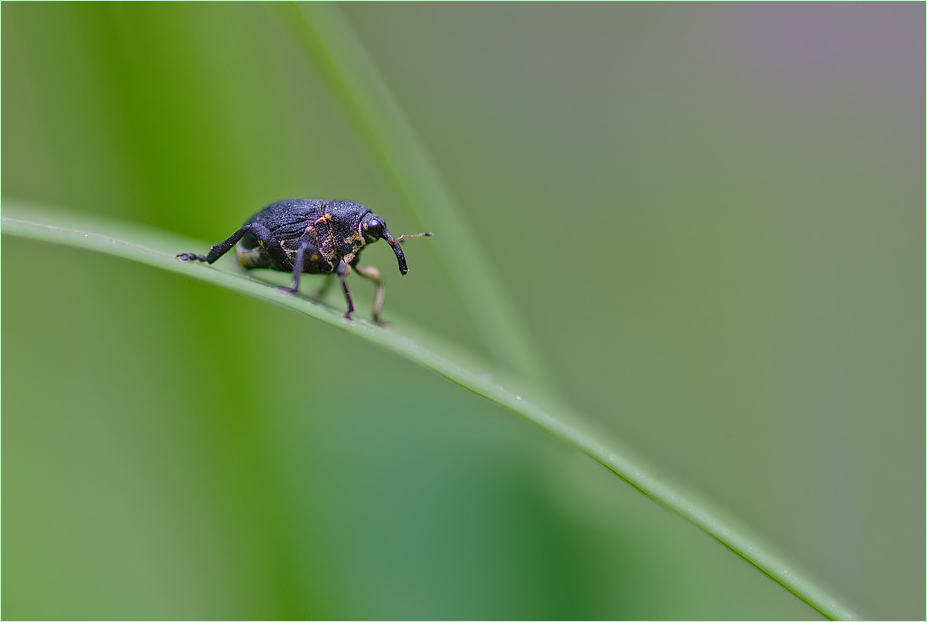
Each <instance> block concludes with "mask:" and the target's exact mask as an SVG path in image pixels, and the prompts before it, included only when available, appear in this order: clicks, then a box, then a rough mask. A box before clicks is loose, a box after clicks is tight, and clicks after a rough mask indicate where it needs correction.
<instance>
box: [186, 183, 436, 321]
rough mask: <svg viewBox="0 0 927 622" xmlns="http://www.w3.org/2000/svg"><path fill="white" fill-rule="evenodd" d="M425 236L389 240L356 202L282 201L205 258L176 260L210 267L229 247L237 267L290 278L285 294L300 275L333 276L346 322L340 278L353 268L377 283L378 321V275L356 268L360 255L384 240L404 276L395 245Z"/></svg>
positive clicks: (381, 224)
mask: <svg viewBox="0 0 927 622" xmlns="http://www.w3.org/2000/svg"><path fill="white" fill-rule="evenodd" d="M425 235H431V233H418V234H415V235H411V236H399V237H398V238H394V237H393V236H392V235H391V234H390V232H389V231H388V230H387V228H386V223H385V222H384V221H383V219H382V218H380V217H379V216H377V215H376V214H374V213H373V212H371V211H370V208H368V207H366V206H364V205H361V204H360V203H353V202H351V201H325V200H322V199H287V200H284V201H277V202H276V203H271V204H270V205H268V206H267V207H265V208H264V209H262V210H261V211H259V212H258V213H257V214H255V215H254V216H252V217H251V218H250V219H248V221H247V222H245V224H244V225H242V227H241V228H239V229H238V230H237V231H236V232H235V233H233V234H232V235H231V236H229V237H228V238H227V239H226V240H224V241H222V242H220V243H218V244H215V245H214V246H212V248H210V249H209V254H208V255H205V256H204V255H197V254H196V253H180V254H178V255H177V257H178V258H179V259H181V260H183V261H203V262H206V263H213V262H215V261H216V260H217V259H219V257H221V256H222V255H224V254H225V253H227V252H228V251H229V250H231V248H232V247H233V246H234V247H235V250H236V253H237V255H238V262H239V263H240V264H241V265H242V266H243V267H245V268H247V269H249V270H250V269H252V268H269V269H271V270H279V271H281V272H290V273H291V274H292V275H293V287H291V288H289V290H288V291H290V292H297V291H299V277H300V276H301V275H302V274H303V273H304V272H308V273H310V274H328V275H332V274H334V275H335V276H337V277H338V279H339V280H340V281H341V287H342V290H343V291H344V297H345V300H346V301H347V303H348V311H347V313H345V317H347V318H348V319H350V317H351V313H352V312H353V311H354V303H353V302H352V301H351V294H350V292H349V291H348V285H347V282H346V281H345V277H346V276H347V275H348V273H349V272H350V270H351V268H354V270H356V271H357V273H358V274H360V275H361V276H362V277H364V278H366V279H369V280H371V281H373V282H375V283H376V284H377V294H376V301H375V302H374V307H373V318H374V320H376V321H379V315H380V308H381V306H382V304H383V283H382V281H381V278H380V271H379V270H377V269H376V268H370V267H367V268H362V267H360V266H358V265H357V262H358V261H359V260H360V253H361V251H362V250H363V248H364V246H366V245H367V244H370V243H372V242H376V241H377V240H379V239H384V240H386V241H387V243H389V245H390V247H392V249H393V253H394V254H395V255H396V261H397V262H398V263H399V273H400V274H405V273H406V272H408V267H407V266H406V258H405V255H404V254H403V252H402V248H400V246H399V245H400V244H401V243H402V241H403V238H406V237H419V236H425ZM326 284H327V281H326ZM323 289H324V285H323Z"/></svg>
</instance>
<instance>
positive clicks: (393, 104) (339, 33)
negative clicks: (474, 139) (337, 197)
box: [276, 2, 543, 382]
mask: <svg viewBox="0 0 927 622" xmlns="http://www.w3.org/2000/svg"><path fill="white" fill-rule="evenodd" d="M276 6H277V7H278V8H279V9H280V12H281V14H282V15H283V16H284V19H285V21H286V22H287V24H288V25H289V26H290V27H291V28H292V30H293V32H294V34H295V37H296V39H297V42H298V43H299V44H300V45H301V46H302V48H303V50H304V51H305V52H306V54H307V56H308V57H309V59H310V61H312V62H313V63H314V64H315V65H316V66H317V67H318V69H319V70H320V71H321V73H322V76H323V78H324V79H325V80H326V81H327V82H328V84H329V88H330V89H331V92H332V93H333V94H334V95H335V97H336V98H337V99H338V101H339V102H340V104H341V108H342V110H344V111H346V112H347V115H348V119H349V121H350V122H351V123H352V124H353V125H354V126H355V128H356V129H357V131H358V133H359V134H360V136H361V137H362V138H363V139H364V140H365V141H366V143H367V144H368V146H369V148H370V149H371V151H372V153H373V154H374V155H375V156H376V159H377V161H378V162H379V163H380V166H381V167H382V168H383V170H384V171H385V172H386V175H387V178H388V179H389V181H390V183H391V184H392V185H393V187H394V188H395V190H396V192H397V194H398V196H399V197H400V198H401V199H402V200H403V201H404V202H405V204H406V205H407V207H409V208H410V209H411V210H412V212H413V213H414V214H415V215H416V217H417V218H418V219H419V221H420V226H421V227H423V228H425V229H428V230H430V231H434V232H435V233H437V234H438V235H440V236H441V243H440V244H436V245H435V249H436V252H437V253H438V257H439V260H440V262H441V267H442V269H443V270H444V271H445V272H446V273H447V274H448V276H449V278H450V281H451V284H452V285H453V286H454V288H455V289H456V290H457V293H458V295H459V296H460V299H461V301H462V304H463V306H464V307H465V308H466V309H467V311H468V312H469V315H470V317H471V318H472V320H473V322H474V323H475V325H476V327H477V330H478V331H479V333H480V334H482V336H483V339H484V341H485V342H486V344H487V346H488V347H489V350H490V352H492V354H493V357H494V358H495V359H496V360H498V361H499V362H500V363H501V366H502V367H503V368H505V369H511V370H515V371H517V372H518V373H520V374H522V375H523V376H525V377H526V378H527V379H529V380H532V381H534V382H540V381H541V380H542V379H543V376H542V373H543V371H542V369H541V367H540V364H539V361H540V360H541V359H540V357H538V356H537V355H536V353H535V352H534V348H533V346H532V345H531V342H530V340H529V338H528V335H527V333H526V331H525V330H524V329H523V327H522V324H521V322H519V320H518V317H517V314H516V313H515V311H514V310H513V309H512V307H511V306H510V304H509V303H508V297H507V296H506V295H505V292H504V290H503V288H502V287H501V285H500V284H499V282H498V280H497V278H496V276H495V273H494V272H493V270H492V266H491V264H490V262H489V259H488V258H489V257H498V253H495V254H487V253H485V252H483V251H482V249H481V248H480V245H479V244H478V243H477V242H476V238H475V236H474V234H473V231H472V229H471V228H470V226H469V224H468V223H467V222H466V221H465V219H464V217H463V216H462V212H461V209H460V207H459V206H458V205H457V204H456V202H455V201H454V199H453V197H452V196H451V193H450V191H449V190H448V188H447V186H446V184H445V183H444V181H443V180H442V178H441V175H440V174H439V173H438V171H437V169H436V167H435V166H434V164H433V162H432V160H431V158H430V157H429V156H428V154H427V152H426V150H425V147H424V146H423V145H422V142H421V141H420V140H419V139H418V136H417V135H416V133H415V130H414V129H413V128H412V125H411V124H410V123H409V121H408V120H407V119H406V117H405V115H404V114H403V112H402V110H401V108H400V106H399V104H398V102H397V101H396V98H395V97H393V95H392V93H391V91H390V89H389V87H388V86H387V85H386V83H385V82H384V81H383V80H382V79H381V77H380V74H379V72H378V71H377V69H376V68H375V67H374V65H373V63H372V62H371V61H370V59H369V58H368V57H367V55H366V54H365V53H364V46H363V45H362V44H361V42H360V41H359V40H358V39H357V37H356V36H355V34H354V32H353V31H352V30H351V28H350V26H349V25H348V24H347V23H346V21H345V19H344V18H343V17H342V16H341V14H340V13H339V11H338V8H337V7H335V6H334V5H332V4H330V3H326V2H308V3H300V4H295V3H286V4H282V5H276Z"/></svg>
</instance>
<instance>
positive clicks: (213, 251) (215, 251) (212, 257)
mask: <svg viewBox="0 0 927 622" xmlns="http://www.w3.org/2000/svg"><path fill="white" fill-rule="evenodd" d="M250 229H251V225H245V226H244V227H241V228H240V229H239V230H238V231H236V232H235V233H233V234H232V235H230V236H229V237H228V238H227V239H226V240H225V241H223V242H219V243H218V244H214V245H213V246H212V247H211V248H210V249H209V254H208V255H197V254H196V253H178V254H177V259H180V260H181V261H205V262H206V263H214V262H215V261H216V260H217V259H219V257H222V255H224V254H226V253H227V252H229V249H230V248H232V247H233V246H235V244H237V243H238V240H240V239H241V238H242V237H243V236H244V235H245V234H246V233H247V232H248V231H249V230H250Z"/></svg>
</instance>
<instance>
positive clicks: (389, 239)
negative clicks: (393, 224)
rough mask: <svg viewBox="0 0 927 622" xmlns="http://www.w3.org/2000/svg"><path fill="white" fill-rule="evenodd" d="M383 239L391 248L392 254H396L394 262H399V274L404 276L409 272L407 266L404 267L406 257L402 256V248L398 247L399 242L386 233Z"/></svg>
mask: <svg viewBox="0 0 927 622" xmlns="http://www.w3.org/2000/svg"><path fill="white" fill-rule="evenodd" d="M384 237H385V238H386V241H387V242H389V245H390V246H391V247H392V248H393V252H394V253H396V261H398V262H399V274H405V273H406V272H408V271H409V266H407V265H406V256H405V255H403V254H402V247H401V246H399V240H397V239H396V238H394V237H393V236H391V235H390V234H388V233H387V234H386V235H385V236H384Z"/></svg>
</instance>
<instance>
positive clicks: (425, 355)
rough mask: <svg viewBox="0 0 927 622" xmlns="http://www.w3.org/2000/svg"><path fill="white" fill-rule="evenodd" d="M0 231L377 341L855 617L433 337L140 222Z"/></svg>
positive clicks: (62, 221)
mask: <svg viewBox="0 0 927 622" xmlns="http://www.w3.org/2000/svg"><path fill="white" fill-rule="evenodd" d="M0 230H2V233H4V234H6V235H13V236H17V237H21V238H27V239H32V240H41V241H44V242H51V243H57V244H62V245H65V246H71V247H75V248H83V249H87V250H91V251H95V252H99V253H103V254H107V255H114V256H118V257H123V258H126V259H130V260H133V261H137V262H140V263H143V264H147V265H150V266H155V267H158V268H163V269H165V270H170V271H172V272H177V273H181V274H184V275H187V276H190V277H193V278H197V279H200V280H203V281H207V282H209V283H213V284H215V285H220V286H222V287H226V288H228V289H231V290H234V291H238V292H241V293H243V294H248V295H250V296H253V297H255V298H258V299H261V300H266V301H268V302H273V303H276V304H279V305H282V306H284V307H288V308H290V309H293V310H294V311H297V312H299V313H303V314H305V315H308V316H311V317H313V318H315V319H317V320H320V321H322V322H325V323H327V324H330V325H332V326H334V327H336V328H339V329H341V330H344V331H346V332H349V333H351V334H354V335H356V336H357V337H359V338H361V339H364V340H366V341H368V342H370V343H374V344H377V345H378V346H380V347H383V348H385V349H387V350H389V351H392V352H394V353H396V354H398V355H399V356H402V357H404V358H406V359H407V360H409V361H411V362H413V363H416V364H418V365H421V366H422V367H424V368H426V369H430V370H432V371H434V372H436V373H438V374H439V375H441V376H443V377H445V378H447V379H448V380H450V381H452V382H454V383H456V384H458V385H460V386H461V387H463V388H465V389H467V390H468V391H472V392H473V393H475V394H477V395H481V396H483V397H485V398H486V399H488V400H490V401H492V402H494V403H496V404H499V405H500V406H503V407H505V408H507V409H508V410H511V411H512V412H514V413H516V414H518V415H520V416H522V417H524V418H525V419H527V420H528V421H530V422H532V423H534V424H536V425H538V426H539V427H541V428H543V429H544V430H547V431H548V432H550V433H551V434H553V435H554V436H555V437H557V438H559V439H561V440H563V441H565V442H567V443H569V444H570V445H572V446H574V447H575V448H577V449H579V450H580V451H582V452H584V453H585V454H587V455H589V456H590V457H591V458H593V459H594V460H596V461H597V462H599V463H600V464H602V465H603V466H604V467H606V468H607V469H609V470H610V471H612V472H613V473H615V474H616V475H617V476H618V477H620V478H621V479H623V480H624V481H626V482H627V483H629V484H630V485H631V486H633V487H634V488H636V489H637V490H639V491H641V492H642V493H644V494H645V495H647V496H648V497H650V498H651V499H654V500H655V501H657V502H658V503H660V504H661V505H663V506H665V507H666V508H668V509H670V510H672V511H673V512H675V513H676V514H678V515H680V516H682V517H683V518H685V519H686V520H688V521H689V522H691V523H692V524H694V525H695V526H697V527H698V528H700V529H702V530H703V531H705V532H706V533H707V534H709V535H710V536H712V537H713V538H715V539H716V540H718V541H719V542H721V543H722V544H723V545H724V546H726V547H727V548H729V549H730V550H732V551H734V553H736V554H737V555H739V556H740V557H741V558H743V559H744V560H746V561H747V562H749V563H750V564H752V565H753V566H755V567H756V568H757V569H759V570H760V571H761V572H763V573H764V574H766V575H767V576H769V577H770V578H772V579H773V580H774V581H776V582H777V583H779V584H780V585H782V586H783V587H784V588H785V589H787V590H789V591H790V592H792V593H793V594H795V595H796V596H797V597H798V598H800V599H801V600H803V601H804V602H806V603H807V604H808V605H810V606H811V607H813V608H814V609H816V610H817V611H819V612H820V613H821V614H823V615H825V616H827V617H829V618H831V619H852V618H855V617H856V616H855V615H854V614H853V613H852V612H851V611H850V610H849V609H848V608H847V607H845V606H844V605H843V604H841V602H840V601H839V600H838V599H835V598H833V597H832V596H830V595H829V594H827V593H826V592H825V591H824V590H822V589H821V588H819V587H818V586H817V585H816V584H814V583H813V582H812V581H810V580H808V579H807V578H804V577H802V576H801V575H800V574H799V573H798V572H796V571H795V569H794V568H792V567H790V565H788V564H787V563H784V562H783V561H782V560H779V559H778V558H777V557H776V556H774V555H773V554H771V553H769V552H768V551H767V550H766V549H765V548H764V547H762V546H760V544H759V539H758V538H756V537H755V536H753V535H750V536H748V535H746V531H745V530H744V529H742V528H740V527H738V528H736V529H735V528H734V526H733V523H732V522H731V521H730V520H727V519H722V518H721V516H722V515H721V514H720V513H719V512H718V511H716V510H715V509H711V510H709V509H708V507H707V505H706V504H705V503H702V502H696V501H693V500H692V499H691V498H689V497H687V496H685V495H683V494H681V493H680V491H678V490H677V489H676V488H675V487H674V486H673V485H671V484H669V483H667V482H666V481H664V480H663V479H661V478H660V477H658V476H656V475H655V474H654V470H653V469H652V468H650V467H648V466H646V465H645V463H644V461H643V460H641V459H640V458H638V457H635V456H634V455H633V453H632V452H630V451H629V450H627V449H626V448H623V447H621V445H620V444H619V443H618V442H616V441H615V440H613V439H609V438H608V437H607V436H606V435H603V434H601V433H600V432H598V431H594V430H591V429H589V428H588V427H587V425H586V423H585V422H584V421H583V420H582V419H581V418H580V417H578V416H576V415H575V414H574V413H572V412H571V411H570V409H568V408H566V407H564V406H563V405H561V404H559V403H557V402H556V400H554V399H552V398H550V397H548V396H544V395H543V394H542V393H541V392H539V391H538V390H537V389H534V388H532V389H530V390H525V387H519V386H518V385H517V384H516V383H515V382H512V381H510V380H507V379H503V380H499V379H493V378H490V377H488V376H487V375H486V374H485V373H484V371H483V370H484V367H483V366H481V365H480V364H479V363H478V362H476V361H475V360H474V359H472V358H470V357H468V355H466V354H465V353H462V352H458V351H455V350H454V349H453V348H452V347H451V346H448V345H447V344H442V343H441V342H440V341H439V340H437V339H436V338H434V337H433V336H429V335H423V334H417V335H416V336H415V337H414V338H413V337H410V336H408V335H404V334H400V333H398V332H397V331H395V330H388V329H384V328H381V327H380V326H377V325H374V324H370V323H368V322H365V321H347V320H345V319H344V318H343V316H342V312H341V311H340V310H335V309H331V308H329V307H326V306H324V305H322V304H320V303H317V302H315V301H312V300H309V299H306V298H303V297H299V296H293V295H291V294H288V293H285V292H283V291H281V290H280V289H279V288H276V287H273V286H269V285H268V284H267V283H266V282H263V281H260V280H258V279H255V278H251V277H249V276H247V275H245V274H243V273H242V272H241V271H230V270H228V269H226V268H224V267H222V266H221V265H219V264H216V265H212V266H209V265H204V264H188V263H183V262H180V261H178V260H177V259H176V258H175V254H176V253H177V252H180V251H186V250H189V249H192V248H203V247H204V246H206V245H205V244H204V243H203V242H199V241H195V240H190V239H187V238H184V237H182V236H177V235H173V234H170V233H167V232H163V231H158V230H154V229H151V228H146V227H143V226H140V225H132V224H129V223H115V222H112V221H108V220H103V219H99V218H96V217H91V216H87V215H77V214H74V213H67V212H58V211H56V210H53V209H49V208H46V207H43V206H37V205H32V204H26V203H23V202H19V201H8V200H4V202H3V212H2V229H0ZM404 330H405V328H404ZM425 343H428V344H429V345H428V346H426V345H424V344H425Z"/></svg>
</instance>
